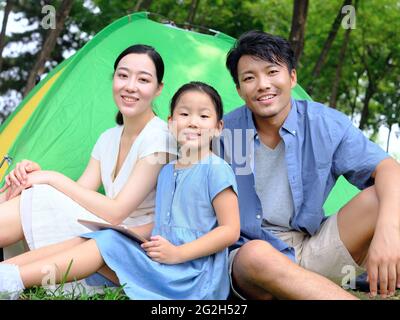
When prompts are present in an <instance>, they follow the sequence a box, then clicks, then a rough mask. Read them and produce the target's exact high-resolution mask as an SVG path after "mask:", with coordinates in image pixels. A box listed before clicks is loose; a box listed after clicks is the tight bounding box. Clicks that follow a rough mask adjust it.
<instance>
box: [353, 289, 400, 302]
mask: <svg viewBox="0 0 400 320" xmlns="http://www.w3.org/2000/svg"><path fill="white" fill-rule="evenodd" d="M349 292H350V293H351V294H353V295H355V296H356V297H357V298H359V299H361V300H400V290H396V292H395V294H394V295H393V296H391V297H387V298H385V299H383V298H382V297H381V296H380V295H377V296H376V297H373V298H370V296H369V294H368V293H367V292H361V291H353V290H349Z"/></svg>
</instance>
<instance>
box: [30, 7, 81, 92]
mask: <svg viewBox="0 0 400 320" xmlns="http://www.w3.org/2000/svg"><path fill="white" fill-rule="evenodd" d="M73 2H74V0H63V1H62V3H61V5H60V7H59V8H58V9H57V15H56V28H55V29H50V30H49V32H48V33H47V36H46V40H45V41H44V43H43V46H42V50H40V52H39V54H38V57H37V59H36V61H35V64H34V65H33V68H32V70H31V72H30V74H29V78H28V81H27V83H26V87H25V90H24V97H25V96H26V95H27V94H28V93H29V91H31V89H32V88H33V87H34V86H35V80H36V77H37V76H40V75H41V74H42V73H43V70H44V65H45V63H46V61H47V60H48V59H49V58H50V55H51V52H52V51H53V49H54V47H55V45H56V41H57V38H58V36H59V35H60V33H61V31H62V30H63V27H64V22H65V19H66V18H67V17H68V15H69V12H70V11H71V8H72V4H73Z"/></svg>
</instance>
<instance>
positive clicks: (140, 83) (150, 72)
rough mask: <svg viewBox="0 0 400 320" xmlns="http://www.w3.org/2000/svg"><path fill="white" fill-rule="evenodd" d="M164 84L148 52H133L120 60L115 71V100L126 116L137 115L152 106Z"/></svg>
mask: <svg viewBox="0 0 400 320" xmlns="http://www.w3.org/2000/svg"><path fill="white" fill-rule="evenodd" d="M162 86H163V85H162V84H159V83H158V81H157V73H156V67H155V65H154V63H153V61H152V60H151V58H150V57H149V56H148V55H147V54H136V53H131V54H128V55H126V56H124V57H123V58H122V59H121V60H120V62H119V63H118V66H117V69H116V70H115V72H114V79H113V96H114V101H115V103H116V105H117V106H118V109H119V111H120V112H121V113H122V115H123V116H124V117H127V118H131V117H135V116H137V115H139V114H141V113H143V112H145V111H146V110H148V108H151V102H152V101H153V99H154V98H155V97H156V96H158V95H159V94H160V93H161V90H162Z"/></svg>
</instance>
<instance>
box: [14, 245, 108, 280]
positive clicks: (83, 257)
mask: <svg viewBox="0 0 400 320" xmlns="http://www.w3.org/2000/svg"><path fill="white" fill-rule="evenodd" d="M71 261H72V264H71ZM70 264H71V268H70V270H69V272H68V274H67V275H66V276H65V274H66V272H67V270H68V267H69V265H70ZM103 266H104V260H103V258H102V256H101V254H100V251H99V249H98V248H97V245H96V241H95V240H93V239H90V240H85V241H84V242H82V243H80V244H78V245H75V246H73V247H72V248H69V249H67V250H64V251H62V252H59V253H56V254H54V255H51V256H47V257H45V258H43V259H40V260H37V261H34V262H32V263H28V264H24V265H22V266H20V268H19V270H20V274H21V278H22V281H23V283H24V285H25V287H26V288H29V287H32V286H34V285H41V284H42V281H43V279H44V278H46V279H49V278H51V279H54V280H55V282H56V283H60V282H62V281H63V280H64V279H65V281H66V282H70V281H73V280H78V279H83V278H86V277H87V276H89V275H91V274H92V273H94V272H96V271H98V270H99V269H100V268H102V267H103ZM64 277H65V278H64Z"/></svg>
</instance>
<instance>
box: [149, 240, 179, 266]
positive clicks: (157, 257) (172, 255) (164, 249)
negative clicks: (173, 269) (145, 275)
mask: <svg viewBox="0 0 400 320" xmlns="http://www.w3.org/2000/svg"><path fill="white" fill-rule="evenodd" d="M141 246H142V248H143V249H144V250H145V251H146V253H147V255H148V256H149V257H150V258H151V259H152V260H154V261H157V262H160V263H165V264H178V263H181V262H183V259H182V258H181V256H180V250H179V247H177V246H175V245H173V244H172V243H171V242H169V241H168V240H167V239H165V238H163V237H161V236H153V237H150V241H148V242H145V243H142V245H141Z"/></svg>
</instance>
